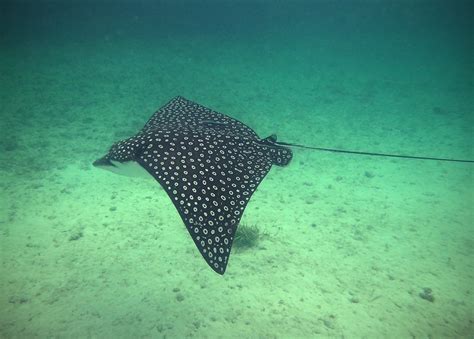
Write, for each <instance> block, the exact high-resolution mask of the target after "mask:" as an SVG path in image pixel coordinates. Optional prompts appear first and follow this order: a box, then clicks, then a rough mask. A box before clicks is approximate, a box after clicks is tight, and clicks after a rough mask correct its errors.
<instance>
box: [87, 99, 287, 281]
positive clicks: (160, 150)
mask: <svg viewBox="0 0 474 339" xmlns="http://www.w3.org/2000/svg"><path fill="white" fill-rule="evenodd" d="M275 141H276V137H275V136H274V135H272V136H270V137H268V138H265V139H260V138H259V136H258V135H257V133H255V131H253V130H252V129H251V128H250V127H248V126H246V125H244V124H243V123H241V122H240V121H237V120H235V119H232V118H231V117H228V116H226V115H224V114H222V113H218V112H216V111H213V110H211V109H209V108H206V107H204V106H202V105H200V104H197V103H195V102H192V101H190V100H187V99H185V98H183V97H176V98H174V99H172V100H171V101H170V102H168V103H167V104H166V105H164V106H163V107H161V108H160V109H159V110H158V111H156V112H155V113H154V114H153V116H152V117H151V118H150V119H149V120H148V122H147V123H146V124H145V126H144V127H143V128H142V130H141V131H140V132H138V134H136V135H135V136H133V137H131V138H128V139H125V140H122V141H119V142H117V143H115V144H114V145H112V147H111V148H110V150H109V152H108V153H107V154H106V155H105V156H104V157H102V158H100V159H98V160H96V161H95V162H94V166H96V167H102V168H105V169H108V170H111V171H112V172H117V173H121V174H130V173H132V172H133V171H136V170H137V169H138V170H139V171H140V170H142V169H144V170H146V172H147V173H148V174H150V175H151V176H153V178H155V179H156V180H157V181H158V182H159V183H160V185H161V186H162V187H163V188H164V190H165V191H166V193H167V194H168V196H169V197H170V198H171V200H172V201H173V203H174V205H175V207H176V209H177V210H178V212H179V215H180V216H181V218H182V220H183V222H184V224H185V225H186V228H187V230H188V232H189V234H190V235H191V237H192V238H193V240H194V243H195V244H196V246H197V248H198V250H199V252H200V253H201V255H202V256H203V258H204V259H205V260H206V262H207V263H208V264H209V266H211V267H212V269H213V270H214V271H216V272H217V273H219V274H224V272H225V269H226V267H227V263H228V262H229V255H230V251H231V248H232V242H233V240H234V236H235V232H236V230H237V226H238V224H239V221H240V219H241V217H242V214H243V212H244V209H245V207H246V205H247V203H248V202H249V200H250V197H251V196H252V194H253V193H254V192H255V190H256V189H257V186H258V185H259V184H260V182H262V180H263V178H265V176H266V175H267V173H268V171H270V168H271V167H272V165H278V166H285V165H287V164H288V163H289V162H290V160H291V158H292V152H291V150H290V149H289V148H287V147H285V146H280V145H276V144H275ZM136 164H138V165H139V166H140V167H141V168H140V167H138V168H137V166H136Z"/></svg>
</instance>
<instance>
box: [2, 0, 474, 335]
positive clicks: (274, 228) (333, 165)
mask: <svg viewBox="0 0 474 339" xmlns="http://www.w3.org/2000/svg"><path fill="white" fill-rule="evenodd" d="M472 13H473V7H472V5H470V4H469V2H462V1H453V2H448V1H440V2H435V1H369V0H367V1H292V2H290V1H276V0H275V1H271V0H268V1H263V0H262V1H207V2H203V1H198V0H196V1H191V0H189V1H167V2H166V1H165V2H163V1H162V2H159V1H154V2H152V1H149V2H148V1H133V2H132V1H101V2H98V1H89V2H85V1H56V2H49V1H34V2H33V1H32V2H29V1H16V2H6V1H2V2H1V3H0V100H1V106H0V112H1V124H0V129H1V130H0V156H1V166H0V171H1V175H0V190H1V191H0V192H1V204H0V231H1V233H0V251H1V252H0V260H1V271H0V337H2V338H32V337H40V338H51V337H58V338H63V337H71V338H76V337H77V338H88V337H92V338H137V337H152V338H185V337H195V338H318V337H332V338H342V337H344V338H382V337H385V338H468V337H472V335H473V333H474V318H473V311H474V297H473V293H474V290H473V286H474V276H473V275H474V273H473V268H474V267H473V266H474V264H473V263H474V253H473V249H474V234H473V224H474V223H473V212H472V210H473V193H472V192H473V189H474V187H473V186H474V182H473V165H470V164H457V163H443V162H437V161H415V160H403V159H386V158H374V157H366V156H354V155H342V154H339V155H338V154H330V153H321V152H316V151H310V150H301V149H294V158H293V160H292V162H291V163H290V165H289V166H287V167H283V168H280V167H274V168H272V170H271V171H270V173H269V174H268V176H267V177H266V178H265V180H264V181H263V182H262V184H261V185H260V186H259V187H258V189H257V191H256V193H255V194H254V195H253V196H252V198H251V200H250V202H249V204H248V206H247V208H246V210H245V213H244V216H243V219H242V223H245V224H246V225H252V226H255V227H258V229H259V230H260V231H261V233H262V237H261V238H260V239H259V241H258V242H257V244H256V245H254V246H250V247H248V248H242V249H240V250H239V249H235V250H234V251H233V252H232V255H231V256H230V261H229V265H228V267H227V271H226V273H225V275H224V276H220V275H218V274H216V273H215V272H214V271H212V270H211V269H210V268H209V267H208V266H207V264H206V263H205V261H204V260H203V259H202V257H201V256H200V254H199V252H198V250H197V249H196V247H195V245H194V244H193V242H192V240H191V238H190V236H189V234H188V232H187V230H186V229H185V227H184V225H183V222H182V220H181V218H180V217H179V214H178V213H177V211H176V209H175V208H174V206H173V204H172V203H171V201H170V199H169V197H168V196H167V195H166V193H165V192H164V190H163V189H161V188H160V186H159V185H158V184H157V183H156V182H154V181H153V180H141V179H135V178H127V177H121V176H118V175H114V174H112V173H108V172H106V171H101V170H99V169H96V168H93V167H92V165H91V164H92V162H93V161H94V160H96V159H97V158H99V157H100V156H102V155H104V154H105V153H106V152H107V150H108V148H109V147H110V145H112V144H113V143H114V142H115V141H117V140H119V139H123V138H126V137H129V136H131V135H133V134H134V133H136V132H137V131H138V130H140V129H141V128H142V127H143V125H144V124H145V122H146V121H147V119H148V118H149V117H150V116H151V115H152V114H153V112H154V111H155V110H156V109H157V108H159V107H160V106H161V105H163V104H165V103H166V102H168V101H169V100H170V99H171V98H172V97H175V96H177V95H182V96H184V97H186V98H188V99H190V100H193V101H196V102H199V103H201V104H203V105H205V106H208V107H211V108H213V109H215V110H217V111H220V112H223V113H225V114H227V115H229V116H232V117H233V118H235V119H238V120H240V121H242V122H244V123H245V124H247V125H248V126H250V127H252V128H253V129H254V130H255V131H256V132H257V133H258V134H259V135H260V136H261V137H266V136H268V135H270V134H272V133H276V134H277V135H278V137H279V140H282V141H285V142H296V143H300V144H305V145H310V146H318V147H334V148H344V149H351V150H359V151H371V152H388V153H396V154H410V155H422V156H433V157H447V158H463V159H474V150H473V122H474V121H473V120H474V119H473V112H474V83H473V79H474V64H473V60H474V42H473V33H474V24H473V22H472V19H471V18H472ZM430 291H431V292H430Z"/></svg>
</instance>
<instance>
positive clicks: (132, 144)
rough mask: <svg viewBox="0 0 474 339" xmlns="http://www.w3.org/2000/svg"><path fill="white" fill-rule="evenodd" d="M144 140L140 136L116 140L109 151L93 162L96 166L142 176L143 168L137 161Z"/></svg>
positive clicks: (115, 171)
mask: <svg viewBox="0 0 474 339" xmlns="http://www.w3.org/2000/svg"><path fill="white" fill-rule="evenodd" d="M143 143H144V141H143V140H142V138H140V137H136V136H135V137H132V138H129V139H125V140H121V141H118V142H116V143H115V144H113V145H112V147H110V149H109V152H108V153H107V154H106V155H104V156H103V157H101V158H99V159H97V160H96V161H94V162H93V163H92V165H94V167H97V168H101V169H105V170H108V171H111V172H114V173H117V174H122V175H126V176H133V177H136V176H142V174H143V170H142V169H141V168H140V167H139V166H138V164H137V163H136V158H137V156H139V153H140V150H141V149H142V145H143Z"/></svg>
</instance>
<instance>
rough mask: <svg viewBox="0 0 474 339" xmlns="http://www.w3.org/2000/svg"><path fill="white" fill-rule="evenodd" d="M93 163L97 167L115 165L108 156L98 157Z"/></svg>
mask: <svg viewBox="0 0 474 339" xmlns="http://www.w3.org/2000/svg"><path fill="white" fill-rule="evenodd" d="M92 165H93V166H95V167H106V166H114V164H113V163H112V162H111V161H110V160H109V159H108V158H107V157H102V158H99V159H97V160H96V161H94V162H93V163H92Z"/></svg>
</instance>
